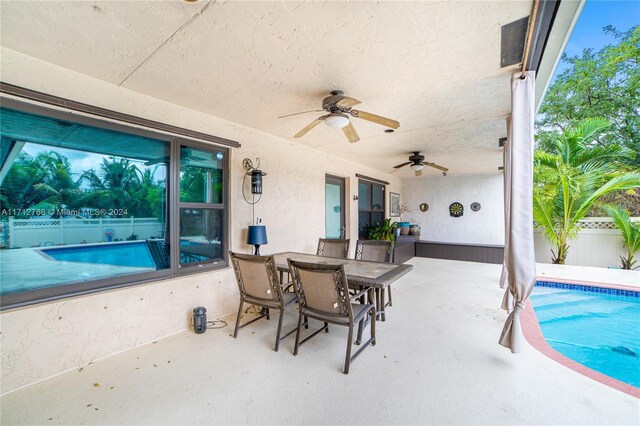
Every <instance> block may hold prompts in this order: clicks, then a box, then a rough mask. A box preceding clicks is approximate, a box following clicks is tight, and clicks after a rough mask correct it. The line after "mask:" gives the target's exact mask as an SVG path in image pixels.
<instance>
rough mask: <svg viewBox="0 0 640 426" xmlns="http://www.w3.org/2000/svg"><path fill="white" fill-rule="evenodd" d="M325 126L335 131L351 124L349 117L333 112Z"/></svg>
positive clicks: (325, 121) (325, 120)
mask: <svg viewBox="0 0 640 426" xmlns="http://www.w3.org/2000/svg"><path fill="white" fill-rule="evenodd" d="M324 124H326V125H327V126H329V127H333V128H334V129H342V128H343V127H345V126H346V125H348V124H349V117H347V116H346V115H345V114H342V113H339V112H332V113H331V114H329V115H328V116H327V118H325V119H324Z"/></svg>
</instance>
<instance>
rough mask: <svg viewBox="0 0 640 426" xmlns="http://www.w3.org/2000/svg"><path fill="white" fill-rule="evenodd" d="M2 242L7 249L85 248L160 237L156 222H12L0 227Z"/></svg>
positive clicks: (127, 220) (160, 224) (153, 220)
mask: <svg viewBox="0 0 640 426" xmlns="http://www.w3.org/2000/svg"><path fill="white" fill-rule="evenodd" d="M2 226H3V227H6V229H3V237H4V238H3V242H4V244H5V245H6V246H8V247H9V248H17V247H42V246H54V245H62V244H65V245H67V244H86V243H101V242H108V241H116V240H119V241H124V240H126V239H127V238H130V239H133V238H132V236H135V238H136V239H138V240H143V239H145V238H154V237H162V234H163V231H164V230H163V226H162V223H161V222H160V221H159V220H158V219H156V218H121V219H115V218H114V219H111V218H110V219H79V218H68V219H39V218H32V219H14V218H13V217H10V218H9V219H8V221H6V222H3V223H2Z"/></svg>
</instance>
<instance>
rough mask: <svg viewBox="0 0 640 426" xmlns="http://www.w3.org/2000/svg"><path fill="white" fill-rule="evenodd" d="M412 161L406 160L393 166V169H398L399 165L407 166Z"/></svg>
mask: <svg viewBox="0 0 640 426" xmlns="http://www.w3.org/2000/svg"><path fill="white" fill-rule="evenodd" d="M411 163H413V161H407V162H406V163H402V164H398V165H397V166H393V168H394V169H399V168H400V167H404V166H408V165H409V164H411Z"/></svg>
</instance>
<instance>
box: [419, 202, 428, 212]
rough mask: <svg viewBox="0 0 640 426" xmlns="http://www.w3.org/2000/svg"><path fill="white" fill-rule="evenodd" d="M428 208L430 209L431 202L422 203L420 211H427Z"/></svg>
mask: <svg viewBox="0 0 640 426" xmlns="http://www.w3.org/2000/svg"><path fill="white" fill-rule="evenodd" d="M427 210H429V204H427V203H422V204H420V211H421V212H426V211H427Z"/></svg>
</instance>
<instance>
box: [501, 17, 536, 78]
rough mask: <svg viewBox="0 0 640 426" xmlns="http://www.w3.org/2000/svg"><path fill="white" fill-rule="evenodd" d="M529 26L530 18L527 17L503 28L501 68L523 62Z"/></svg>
mask: <svg viewBox="0 0 640 426" xmlns="http://www.w3.org/2000/svg"><path fill="white" fill-rule="evenodd" d="M528 24H529V17H528V16H527V17H524V18H521V19H518V20H517V21H513V22H510V23H508V24H506V25H503V26H502V31H501V36H500V67H501V68H504V67H508V66H509V65H514V64H519V63H520V62H522V54H523V51H524V43H525V41H526V38H527V26H528Z"/></svg>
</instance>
